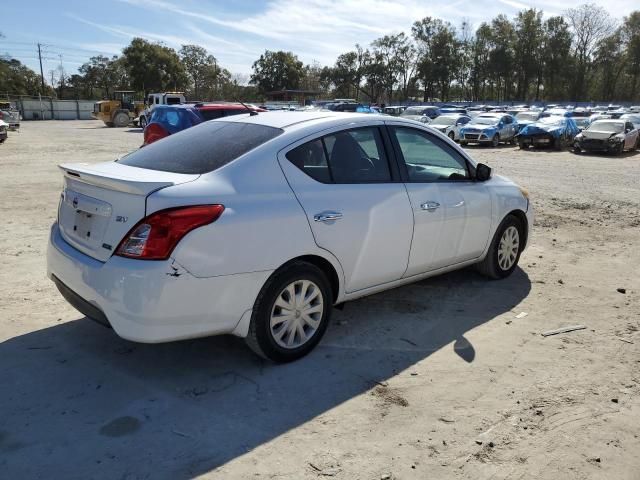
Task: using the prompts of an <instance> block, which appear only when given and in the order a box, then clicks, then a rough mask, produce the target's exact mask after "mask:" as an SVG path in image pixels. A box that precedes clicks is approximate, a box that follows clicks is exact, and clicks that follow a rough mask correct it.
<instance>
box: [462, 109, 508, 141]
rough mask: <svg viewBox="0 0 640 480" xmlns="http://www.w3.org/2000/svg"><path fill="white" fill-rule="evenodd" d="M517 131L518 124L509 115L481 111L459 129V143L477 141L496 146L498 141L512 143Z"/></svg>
mask: <svg viewBox="0 0 640 480" xmlns="http://www.w3.org/2000/svg"><path fill="white" fill-rule="evenodd" d="M517 133H518V124H517V122H516V120H515V118H513V117H512V116H511V115H508V114H502V113H483V114H481V115H478V116H477V117H475V118H473V119H472V120H471V121H470V122H469V123H467V124H466V125H465V126H464V127H462V128H461V129H460V145H467V144H468V143H479V144H483V145H487V144H490V145H492V146H493V147H497V146H498V145H499V144H500V143H507V142H511V143H514V142H515V137H516V135H517Z"/></svg>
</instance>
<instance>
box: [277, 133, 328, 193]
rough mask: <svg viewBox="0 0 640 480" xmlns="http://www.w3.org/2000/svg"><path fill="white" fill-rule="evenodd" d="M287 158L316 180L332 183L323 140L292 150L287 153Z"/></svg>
mask: <svg viewBox="0 0 640 480" xmlns="http://www.w3.org/2000/svg"><path fill="white" fill-rule="evenodd" d="M286 157H287V160H289V161H290V162H291V163H293V164H294V165H295V166H296V167H298V168H299V169H300V170H302V171H303V172H304V173H306V174H307V175H309V176H310V177H311V178H313V179H314V180H317V181H318V182H322V183H332V181H331V173H330V172H329V166H328V165H327V157H326V156H325V154H324V147H323V146H322V140H321V139H318V140H313V141H312V142H307V143H304V144H302V145H300V146H298V147H296V148H294V149H293V150H290V151H289V152H287V155H286Z"/></svg>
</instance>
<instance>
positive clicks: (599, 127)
mask: <svg viewBox="0 0 640 480" xmlns="http://www.w3.org/2000/svg"><path fill="white" fill-rule="evenodd" d="M587 130H595V131H597V132H611V133H622V132H623V131H624V123H622V122H607V121H602V120H599V121H597V122H595V123H592V124H591V125H590V126H589V128H587Z"/></svg>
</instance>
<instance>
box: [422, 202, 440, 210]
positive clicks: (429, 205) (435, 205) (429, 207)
mask: <svg viewBox="0 0 640 480" xmlns="http://www.w3.org/2000/svg"><path fill="white" fill-rule="evenodd" d="M439 206H440V204H439V203H438V202H424V203H423V204H422V205H420V208H421V209H422V210H427V211H429V212H432V211H434V210H436V209H437V208H438V207H439Z"/></svg>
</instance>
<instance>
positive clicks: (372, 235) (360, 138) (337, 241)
mask: <svg viewBox="0 0 640 480" xmlns="http://www.w3.org/2000/svg"><path fill="white" fill-rule="evenodd" d="M381 127H382V122H374V125H371V126H366V127H361V128H352V129H348V130H344V129H339V130H335V131H333V132H332V133H327V134H326V135H324V136H322V137H316V138H312V139H307V140H304V141H301V142H298V143H297V144H294V145H293V146H292V147H291V148H288V149H286V150H284V151H282V152H280V154H279V162H280V165H281V167H282V170H283V172H284V174H285V176H286V178H287V181H288V182H289V184H290V185H291V187H292V189H293V191H294V193H295V195H296V197H297V198H298V201H299V202H300V205H301V206H302V208H303V209H304V212H305V214H306V215H307V219H308V221H309V225H310V226H311V229H312V232H313V235H314V238H315V241H316V243H317V244H318V246H319V247H321V248H324V249H326V250H328V251H329V252H331V253H332V254H333V255H334V256H335V257H336V258H338V260H339V261H340V263H341V265H342V267H343V270H344V272H345V277H346V278H345V289H346V291H347V292H354V291H357V290H361V289H364V288H368V287H372V286H375V285H379V284H383V283H387V282H391V281H393V280H398V279H400V278H401V277H402V276H403V274H404V272H405V270H406V268H407V261H408V257H409V250H410V246H411V237H412V233H413V214H412V211H411V206H410V204H409V199H408V197H407V192H406V189H405V187H404V185H403V184H402V183H401V182H400V179H399V177H398V172H397V167H394V166H393V165H392V164H391V163H390V162H389V159H390V155H389V152H387V150H386V148H385V144H384V141H383V135H384V132H383V131H382V130H381Z"/></svg>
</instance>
